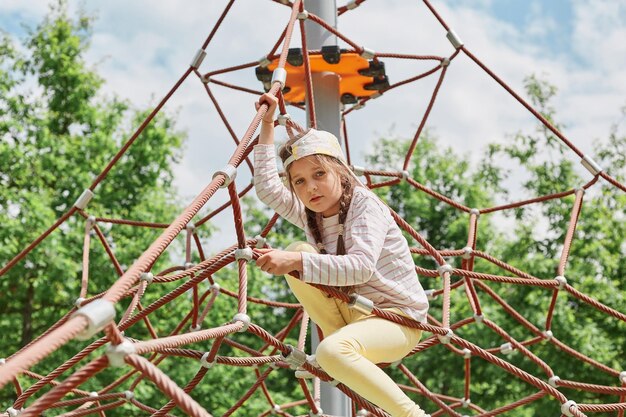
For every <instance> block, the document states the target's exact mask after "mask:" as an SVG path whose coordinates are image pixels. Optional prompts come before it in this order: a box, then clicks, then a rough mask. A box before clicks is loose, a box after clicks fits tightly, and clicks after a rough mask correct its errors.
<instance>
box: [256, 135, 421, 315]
mask: <svg viewBox="0 0 626 417" xmlns="http://www.w3.org/2000/svg"><path fill="white" fill-rule="evenodd" d="M254 186H255V188H256V193H257V196H258V197H259V199H260V200H261V201H262V202H263V203H265V204H267V205H268V206H269V207H271V208H272V209H274V210H276V212H277V213H278V214H280V215H281V216H282V217H284V218H285V219H286V220H288V221H289V222H291V223H293V224H295V225H296V226H298V227H300V228H301V229H303V230H304V231H305V233H306V236H307V240H308V241H309V242H311V243H312V244H313V245H315V239H314V238H313V235H312V234H311V233H310V231H309V230H308V226H307V224H306V214H305V212H304V205H303V204H302V202H300V200H299V199H298V198H297V197H296V196H295V194H292V193H291V191H290V190H289V189H288V188H287V187H285V186H284V185H283V183H282V181H281V180H280V177H279V176H278V172H277V169H276V158H275V153H274V146H273V145H256V146H255V148H254ZM322 221H323V231H322V238H323V242H324V247H325V248H326V251H327V252H328V253H329V254H330V253H336V248H337V238H338V230H339V219H338V215H334V216H331V217H327V218H323V220H322ZM344 230H345V232H344V242H345V247H346V254H345V255H328V254H312V253H305V252H303V253H302V265H303V273H302V276H301V279H302V280H303V281H305V282H310V283H313V284H322V285H332V286H354V292H356V293H358V294H360V295H362V296H364V297H367V298H369V299H370V300H372V301H373V302H374V303H375V304H376V307H379V308H392V307H398V308H400V309H401V310H402V311H403V312H405V313H406V314H407V315H409V316H410V317H412V318H414V319H416V320H418V321H420V322H426V313H427V312H428V298H427V297H426V294H425V292H424V289H423V288H422V285H421V284H420V282H419V279H418V277H417V273H416V272H415V264H414V263H413V259H412V257H411V253H410V251H409V245H408V243H407V241H406V239H405V238H404V236H403V235H402V233H401V232H400V228H399V227H398V225H397V224H396V223H395V221H394V220H393V217H392V216H391V214H390V213H389V208H388V207H387V206H386V205H385V204H384V203H383V202H382V201H380V199H379V198H378V197H377V196H376V195H375V194H374V193H372V192H371V191H370V190H369V189H367V188H365V187H360V186H358V187H356V188H355V189H354V194H353V197H352V202H351V203H350V208H349V210H348V215H347V218H346V222H345V225H344Z"/></svg>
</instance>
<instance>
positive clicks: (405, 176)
mask: <svg viewBox="0 0 626 417" xmlns="http://www.w3.org/2000/svg"><path fill="white" fill-rule="evenodd" d="M410 177H411V173H410V172H409V171H406V170H405V171H402V179H403V180H405V181H406V180H408V179H409V178H410Z"/></svg>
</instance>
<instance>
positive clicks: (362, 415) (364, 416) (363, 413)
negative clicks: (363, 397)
mask: <svg viewBox="0 0 626 417" xmlns="http://www.w3.org/2000/svg"><path fill="white" fill-rule="evenodd" d="M369 415H370V413H369V411H367V410H365V409H360V410H359V411H358V412H357V413H356V417H368V416H369Z"/></svg>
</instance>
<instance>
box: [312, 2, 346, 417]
mask: <svg viewBox="0 0 626 417" xmlns="http://www.w3.org/2000/svg"><path fill="white" fill-rule="evenodd" d="M306 6H307V10H308V11H309V12H311V13H313V14H315V15H317V16H319V17H320V18H321V19H324V20H325V21H326V22H327V23H328V24H329V25H330V26H332V27H334V28H336V27H337V3H336V1H335V0H307V2H306ZM305 30H306V35H307V48H308V49H309V50H320V49H322V46H336V45H337V37H336V36H335V35H333V34H332V33H331V32H329V31H327V30H326V29H324V28H323V27H321V26H320V25H318V24H317V23H315V22H312V21H309V20H307V21H306V22H305ZM312 79H313V97H314V103H315V116H316V118H317V128H318V129H320V130H326V131H328V132H331V133H333V134H334V135H335V136H337V138H340V137H341V134H340V131H341V116H340V112H341V103H340V98H339V81H340V78H339V75H337V74H336V73H334V72H320V73H313V74H312ZM306 105H307V108H308V106H309V105H310V104H309V100H308V98H307V104H306ZM308 117H309V112H308V111H307V119H308ZM307 125H309V126H310V125H311V124H310V120H307ZM311 335H312V337H311V344H312V346H311V348H312V351H313V352H315V350H316V349H317V345H318V344H319V337H318V334H317V328H316V327H313V326H312V327H311ZM320 402H321V404H320V406H321V408H322V411H323V412H324V414H329V415H333V416H338V417H349V416H351V415H352V401H351V400H350V398H348V397H347V396H346V395H345V394H344V393H342V392H341V391H339V390H338V389H337V388H335V387H334V386H332V385H331V384H328V383H326V382H322V383H321V384H320Z"/></svg>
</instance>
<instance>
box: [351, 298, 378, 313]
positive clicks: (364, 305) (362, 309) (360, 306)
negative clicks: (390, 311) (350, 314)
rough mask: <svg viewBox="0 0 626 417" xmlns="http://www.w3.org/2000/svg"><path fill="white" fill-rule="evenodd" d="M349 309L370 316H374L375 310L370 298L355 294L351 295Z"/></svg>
mask: <svg viewBox="0 0 626 417" xmlns="http://www.w3.org/2000/svg"><path fill="white" fill-rule="evenodd" d="M348 307H350V308H351V309H353V310H356V311H358V312H359V313H363V314H365V315H368V314H372V310H374V302H373V301H372V300H370V299H369V298H365V297H363V296H362V295H359V294H356V293H353V294H350V304H348Z"/></svg>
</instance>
